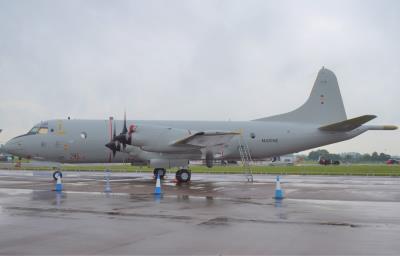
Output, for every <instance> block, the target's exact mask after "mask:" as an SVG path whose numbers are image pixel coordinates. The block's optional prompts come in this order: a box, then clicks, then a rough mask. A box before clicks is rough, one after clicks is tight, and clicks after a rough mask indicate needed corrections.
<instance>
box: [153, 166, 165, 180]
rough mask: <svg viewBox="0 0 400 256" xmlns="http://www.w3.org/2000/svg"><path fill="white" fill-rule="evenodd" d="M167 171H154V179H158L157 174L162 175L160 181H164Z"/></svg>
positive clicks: (160, 169) (157, 169)
mask: <svg viewBox="0 0 400 256" xmlns="http://www.w3.org/2000/svg"><path fill="white" fill-rule="evenodd" d="M166 172H167V171H166V170H165V169H164V168H155V169H154V171H153V174H154V177H155V178H157V174H159V175H160V179H164V176H165V173H166Z"/></svg>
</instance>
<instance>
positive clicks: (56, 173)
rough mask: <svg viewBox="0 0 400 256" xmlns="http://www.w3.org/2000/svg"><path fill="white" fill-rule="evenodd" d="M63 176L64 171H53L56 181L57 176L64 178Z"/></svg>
mask: <svg viewBox="0 0 400 256" xmlns="http://www.w3.org/2000/svg"><path fill="white" fill-rule="evenodd" d="M62 176H63V175H62V172H61V171H59V170H57V171H55V172H53V179H54V180H55V181H57V178H58V177H60V178H62Z"/></svg>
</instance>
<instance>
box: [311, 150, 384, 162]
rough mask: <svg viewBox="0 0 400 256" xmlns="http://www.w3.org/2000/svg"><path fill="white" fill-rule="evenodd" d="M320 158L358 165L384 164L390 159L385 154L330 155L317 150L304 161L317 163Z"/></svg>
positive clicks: (325, 151) (324, 151)
mask: <svg viewBox="0 0 400 256" xmlns="http://www.w3.org/2000/svg"><path fill="white" fill-rule="evenodd" d="M320 157H323V158H325V159H331V160H338V161H341V162H349V163H359V162H385V161H387V160H388V159H390V158H391V156H390V155H387V154H385V153H378V152H373V153H372V154H360V153H356V152H351V153H341V154H331V153H329V151H328V150H326V149H319V150H316V151H311V152H310V153H309V154H308V156H307V157H306V160H311V161H318V159H319V158H320Z"/></svg>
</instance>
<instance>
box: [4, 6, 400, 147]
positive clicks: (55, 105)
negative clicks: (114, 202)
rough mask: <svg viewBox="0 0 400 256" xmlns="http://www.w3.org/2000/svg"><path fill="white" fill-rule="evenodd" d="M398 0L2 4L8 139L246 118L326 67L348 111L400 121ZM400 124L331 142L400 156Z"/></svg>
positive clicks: (293, 97)
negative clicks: (94, 127) (86, 123)
mask: <svg viewBox="0 0 400 256" xmlns="http://www.w3.org/2000/svg"><path fill="white" fill-rule="evenodd" d="M398 24H400V4H399V3H398V1H333V2H327V1H279V2H276V1H228V0H227V1H117V2H110V1H5V0H2V1H0V35H1V40H0V88H1V91H2V93H1V94H0V101H1V104H0V126H1V127H0V128H3V129H4V131H3V133H2V134H0V142H4V141H6V140H7V139H9V138H10V137H12V136H15V135H17V134H20V133H23V132H25V131H26V130H28V129H29V128H30V127H31V126H33V125H34V124H35V123H37V122H39V121H40V120H46V119H51V118H64V117H66V116H68V115H70V116H72V117H74V118H102V119H103V118H107V117H108V116H110V115H114V116H117V117H122V112H123V109H124V108H126V109H127V110H128V115H129V117H130V118H132V119H200V120H228V119H232V120H249V119H253V118H258V117H263V116H268V115H272V114H277V113H282V112H285V111H290V110H292V109H293V108H295V107H297V106H299V105H301V104H302V103H303V102H304V101H305V100H306V98H307V97H308V94H309V92H310V90H311V87H312V84H313V82H314V79H315V76H316V74H317V72H318V70H319V69H320V68H321V66H326V67H328V68H330V69H332V70H333V71H334V72H335V73H336V75H337V76H338V79H339V83H340V86H341V91H342V95H343V98H344V101H345V106H346V109H347V113H348V116H350V117H354V116H357V115H362V114H369V113H372V114H377V115H378V116H379V118H378V119H377V120H376V122H377V123H394V124H399V123H400V115H399V110H398V109H399V104H398V99H399V95H400V89H399V86H398V84H397V81H398V79H397V78H398V76H399V71H400V66H399V64H398V60H399V59H400V48H399V47H400V46H399V45H400V44H399V42H400V40H399V39H400V38H399V37H400V33H398V32H399V30H398ZM399 139H400V134H399V132H387V133H383V132H382V133H376V132H375V133H374V132H370V133H368V134H366V135H362V136H361V137H359V138H357V139H355V140H352V141H349V142H344V143H339V144H336V145H332V146H329V147H328V149H331V150H333V151H361V152H370V151H373V150H378V151H384V150H386V151H387V152H389V153H395V154H400V146H399V145H398V143H396V142H398V141H399Z"/></svg>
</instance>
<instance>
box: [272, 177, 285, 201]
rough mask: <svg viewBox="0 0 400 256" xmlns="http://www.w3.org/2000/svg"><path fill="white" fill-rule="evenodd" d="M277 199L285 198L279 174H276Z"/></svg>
mask: <svg viewBox="0 0 400 256" xmlns="http://www.w3.org/2000/svg"><path fill="white" fill-rule="evenodd" d="M274 198H275V199H283V190H282V188H281V182H280V180H279V176H276V187H275V197H274Z"/></svg>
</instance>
